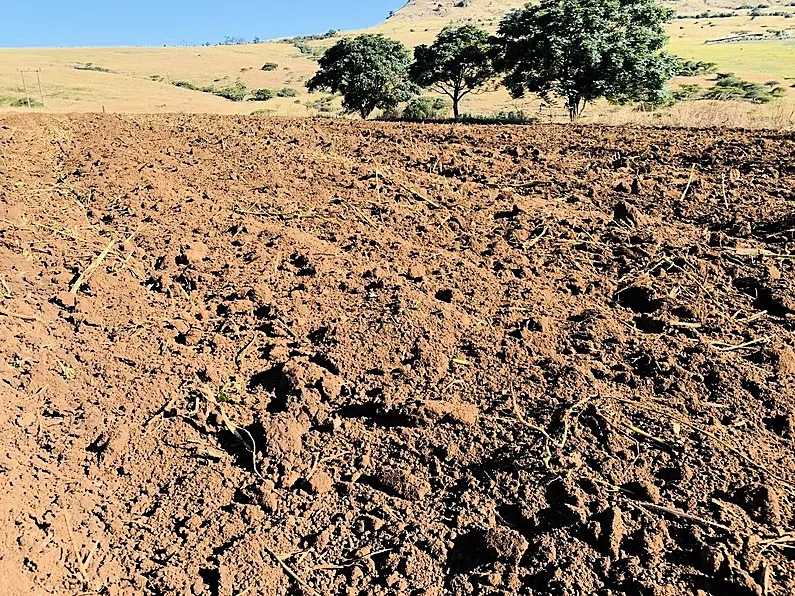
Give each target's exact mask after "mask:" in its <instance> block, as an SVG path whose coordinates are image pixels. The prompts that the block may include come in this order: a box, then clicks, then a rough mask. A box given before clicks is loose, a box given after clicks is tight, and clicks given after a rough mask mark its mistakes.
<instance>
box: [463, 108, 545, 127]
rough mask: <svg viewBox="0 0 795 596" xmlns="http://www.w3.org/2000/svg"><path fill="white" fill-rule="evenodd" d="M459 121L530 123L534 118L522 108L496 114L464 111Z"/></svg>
mask: <svg viewBox="0 0 795 596" xmlns="http://www.w3.org/2000/svg"><path fill="white" fill-rule="evenodd" d="M459 121H460V122H464V123H466V124H531V123H533V122H535V121H536V119H535V118H533V117H531V116H528V115H527V114H525V112H524V111H523V110H502V111H500V113H499V114H497V115H496V116H486V115H483V114H472V113H466V114H463V115H462V116H461V118H459Z"/></svg>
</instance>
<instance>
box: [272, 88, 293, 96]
mask: <svg viewBox="0 0 795 596" xmlns="http://www.w3.org/2000/svg"><path fill="white" fill-rule="evenodd" d="M276 95H277V96H278V97H298V89H293V88H292V87H284V88H283V89H279V90H278V91H277V92H276Z"/></svg>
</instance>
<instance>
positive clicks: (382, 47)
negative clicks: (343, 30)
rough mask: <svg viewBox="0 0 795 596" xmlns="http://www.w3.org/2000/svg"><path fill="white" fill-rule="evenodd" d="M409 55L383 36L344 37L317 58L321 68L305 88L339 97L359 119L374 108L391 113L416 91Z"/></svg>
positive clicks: (405, 50) (400, 45) (343, 105)
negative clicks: (409, 69)
mask: <svg viewBox="0 0 795 596" xmlns="http://www.w3.org/2000/svg"><path fill="white" fill-rule="evenodd" d="M410 63H411V54H410V53H409V51H408V50H407V49H406V48H405V46H404V45H403V44H401V43H400V42H398V41H394V40H391V39H389V38H387V37H384V36H383V35H380V34H379V35H373V34H365V35H359V36H357V37H346V38H343V39H341V40H340V41H338V42H337V43H336V44H334V45H333V46H331V47H330V48H329V49H328V50H327V51H326V53H325V54H324V55H323V57H322V58H321V59H320V61H319V64H320V69H319V70H318V72H317V73H316V74H315V76H313V77H312V78H311V79H309V81H307V83H306V86H307V88H308V89H309V90H310V91H315V90H328V91H331V92H332V93H340V94H342V98H343V99H342V107H343V108H344V109H345V111H346V112H348V113H354V112H358V113H359V114H360V115H361V117H362V118H367V116H369V115H370V113H372V111H373V110H375V109H376V108H380V109H382V110H390V109H394V108H396V107H397V105H398V104H399V103H400V102H403V101H408V100H409V99H411V97H412V96H413V95H414V94H415V93H416V92H417V91H418V89H417V87H416V85H414V83H412V82H411V80H410V79H409V75H408V68H409V64H410Z"/></svg>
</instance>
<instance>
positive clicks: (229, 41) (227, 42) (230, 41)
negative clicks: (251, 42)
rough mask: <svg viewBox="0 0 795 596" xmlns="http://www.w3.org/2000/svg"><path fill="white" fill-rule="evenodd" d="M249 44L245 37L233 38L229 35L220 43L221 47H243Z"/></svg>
mask: <svg viewBox="0 0 795 596" xmlns="http://www.w3.org/2000/svg"><path fill="white" fill-rule="evenodd" d="M247 43H248V42H247V41H246V40H245V39H244V38H243V37H233V36H229V35H227V36H226V37H224V39H223V41H219V42H218V45H219V46H242V45H245V44H247Z"/></svg>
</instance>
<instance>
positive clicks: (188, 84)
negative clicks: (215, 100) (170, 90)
mask: <svg viewBox="0 0 795 596" xmlns="http://www.w3.org/2000/svg"><path fill="white" fill-rule="evenodd" d="M173 84H174V86H175V87H182V88H183V89H190V90H191V91H205V90H206V89H207V87H199V86H198V85H194V84H193V83H191V82H190V81H174V83H173ZM208 93H209V92H208Z"/></svg>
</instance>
